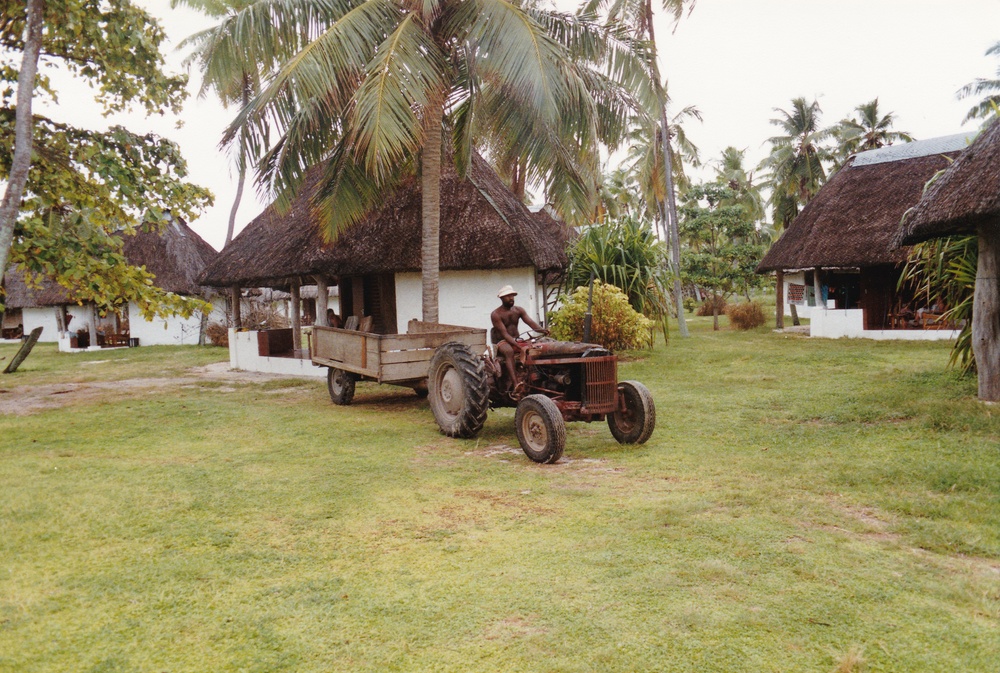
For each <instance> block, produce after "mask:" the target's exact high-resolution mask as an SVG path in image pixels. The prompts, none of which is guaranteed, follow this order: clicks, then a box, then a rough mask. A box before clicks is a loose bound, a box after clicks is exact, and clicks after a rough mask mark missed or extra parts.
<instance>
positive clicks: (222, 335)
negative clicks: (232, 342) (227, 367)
mask: <svg viewBox="0 0 1000 673" xmlns="http://www.w3.org/2000/svg"><path fill="white" fill-rule="evenodd" d="M205 336H207V337H208V340H209V341H210V342H211V343H212V345H213V346H223V347H225V348H229V330H228V329H227V328H226V326H225V325H221V324H219V323H217V322H213V323H211V324H210V325H209V326H208V327H206V328H205Z"/></svg>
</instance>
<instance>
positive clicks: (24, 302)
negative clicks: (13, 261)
mask: <svg viewBox="0 0 1000 673" xmlns="http://www.w3.org/2000/svg"><path fill="white" fill-rule="evenodd" d="M3 281H4V283H3V284H4V290H5V291H6V293H7V294H6V301H5V304H6V306H7V308H8V309H12V308H19V309H20V308H38V307H40V306H58V305H60V304H70V303H72V300H71V299H70V298H69V292H68V291H67V290H66V288H64V287H63V286H62V285H59V284H58V283H55V282H53V281H51V280H48V279H47V278H41V279H40V286H39V287H28V285H27V283H25V282H24V272H23V271H22V270H21V268H20V267H18V266H11V267H10V268H9V269H7V273H5V274H4V277H3Z"/></svg>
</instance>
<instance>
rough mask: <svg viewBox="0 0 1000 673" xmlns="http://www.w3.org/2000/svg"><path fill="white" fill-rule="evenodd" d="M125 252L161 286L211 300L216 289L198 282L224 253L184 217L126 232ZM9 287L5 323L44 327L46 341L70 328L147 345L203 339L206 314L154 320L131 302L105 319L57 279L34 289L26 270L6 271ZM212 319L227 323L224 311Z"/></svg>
mask: <svg viewBox="0 0 1000 673" xmlns="http://www.w3.org/2000/svg"><path fill="white" fill-rule="evenodd" d="M122 251H123V253H124V255H125V259H126V260H127V261H128V263H129V264H131V265H133V266H145V267H146V270H147V271H149V272H150V273H152V274H153V275H154V276H155V277H156V280H155V282H156V285H157V286H158V287H160V288H162V289H164V290H166V291H168V292H173V293H175V294H182V295H188V296H200V297H203V298H206V299H207V298H209V294H210V293H212V292H213V290H212V288H210V287H206V286H200V285H198V283H197V279H198V277H199V276H200V275H201V273H202V271H203V270H204V269H205V266H206V265H207V264H209V263H210V262H211V261H213V260H214V258H215V256H216V255H217V254H218V253H217V252H216V251H215V249H214V248H213V247H212V246H211V245H209V244H208V243H207V242H205V240H204V239H203V238H202V237H201V236H199V235H198V234H197V233H196V232H195V231H194V230H193V229H191V228H190V227H189V226H188V225H187V223H185V222H184V221H183V220H181V219H179V218H174V219H173V220H171V221H170V222H168V223H167V224H166V225H164V226H163V227H162V228H159V227H156V226H153V225H149V224H145V225H142V227H140V229H139V231H137V232H136V233H135V235H133V236H123V246H122ZM4 285H5V287H6V290H7V298H8V302H7V307H8V313H7V314H6V315H5V317H4V327H5V328H7V329H12V328H13V325H11V327H8V323H13V321H14V320H18V321H19V322H18V324H20V325H22V328H21V329H23V331H24V332H25V333H27V332H29V331H30V330H31V329H33V328H34V327H37V326H39V325H41V326H42V327H43V328H44V329H43V332H42V340H43V341H57V340H59V336H60V334H61V333H63V332H65V331H66V330H67V329H69V330H71V331H72V330H77V329H81V328H84V327H86V328H92V329H89V331H90V332H91V333H92V335H94V336H92V337H91V339H93V338H95V337H96V333H97V331H100V332H101V333H102V334H114V335H117V338H118V340H124V339H129V338H130V339H132V340H133V343H140V344H142V345H163V344H178V343H198V341H199V339H200V334H201V331H202V324H201V323H202V318H201V317H200V316H196V317H192V318H187V319H185V318H180V317H172V318H167V319H162V318H161V319H155V320H152V321H148V320H146V319H144V318H143V317H142V315H141V313H140V312H139V310H138V307H137V306H136V305H135V304H129V306H128V308H127V310H126V311H124V312H123V313H122V314H121V315H114V314H109V315H107V316H104V317H100V316H97V315H96V312H95V311H94V307H93V306H92V305H91V304H89V303H88V304H84V305H80V304H78V302H77V301H76V299H75V298H74V297H73V293H72V292H71V291H69V290H67V289H65V288H63V287H62V286H60V285H58V284H57V283H54V282H52V281H49V280H46V279H42V282H41V286H40V287H39V288H31V287H28V286H27V285H26V284H25V282H24V277H23V275H22V273H21V271H20V270H19V269H17V268H14V267H12V268H11V269H9V270H8V271H7V273H6V274H5V276H4ZM15 310H18V311H19V314H18V315H15V314H14V311H15ZM212 319H213V320H218V321H225V312H224V309H223V310H221V311H219V312H218V315H216V316H214V318H212ZM135 340H138V341H135Z"/></svg>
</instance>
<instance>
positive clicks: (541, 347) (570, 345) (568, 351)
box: [529, 340, 611, 358]
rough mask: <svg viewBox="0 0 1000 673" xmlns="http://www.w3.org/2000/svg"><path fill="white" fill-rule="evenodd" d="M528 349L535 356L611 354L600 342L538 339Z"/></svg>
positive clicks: (594, 355) (593, 355)
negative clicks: (588, 342)
mask: <svg viewBox="0 0 1000 673" xmlns="http://www.w3.org/2000/svg"><path fill="white" fill-rule="evenodd" d="M529 350H530V351H531V355H532V356H533V357H536V358H556V357H560V358H563V357H573V356H576V357H597V356H600V355H611V352H610V351H609V350H608V349H607V348H605V347H604V346H602V345H600V344H587V343H580V342H579V341H554V340H553V341H549V340H539V341H536V342H535V343H533V344H532V345H531V348H530V349H529Z"/></svg>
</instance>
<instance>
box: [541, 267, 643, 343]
mask: <svg viewBox="0 0 1000 673" xmlns="http://www.w3.org/2000/svg"><path fill="white" fill-rule="evenodd" d="M587 294H588V291H587V288H586V287H578V288H576V291H574V292H573V294H572V295H570V297H569V299H568V300H567V301H566V303H564V304H563V306H562V308H560V309H559V310H558V311H556V313H555V314H554V315H553V316H552V336H553V337H555V338H556V339H560V340H563V341H582V340H583V319H584V315H585V314H586V312H587ZM652 327H653V321H652V320H650V319H649V318H647V317H646V316H644V315H642V314H641V313H638V312H637V311H636V310H635V309H633V308H632V306H631V305H630V304H629V301H628V297H627V296H626V295H625V293H624V292H622V291H621V290H619V289H618V288H617V287H615V286H614V285H606V284H604V283H602V282H600V281H594V308H593V320H592V321H591V330H590V342H591V343H597V344H601V345H602V346H604V347H605V348H608V349H610V350H622V349H629V348H641V347H642V346H644V345H646V344H648V343H649V340H650V329H651V328H652Z"/></svg>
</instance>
